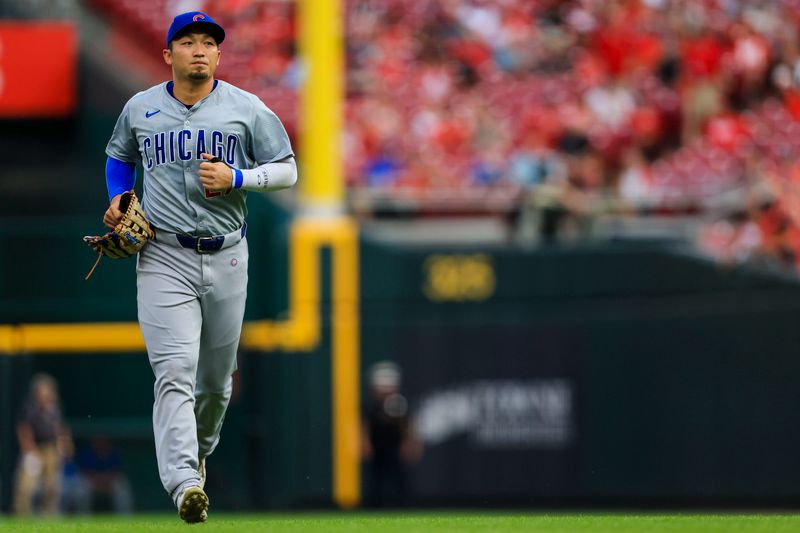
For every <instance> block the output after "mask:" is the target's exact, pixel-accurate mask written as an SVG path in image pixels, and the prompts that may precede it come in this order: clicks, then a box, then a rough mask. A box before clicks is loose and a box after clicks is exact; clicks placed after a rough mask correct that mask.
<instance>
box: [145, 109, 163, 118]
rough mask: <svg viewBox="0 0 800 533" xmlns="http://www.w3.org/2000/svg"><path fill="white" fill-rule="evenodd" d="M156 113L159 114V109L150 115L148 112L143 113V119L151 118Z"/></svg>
mask: <svg viewBox="0 0 800 533" xmlns="http://www.w3.org/2000/svg"><path fill="white" fill-rule="evenodd" d="M156 113H161V110H160V109H156V110H155V111H153V112H152V113H150V112H148V111H145V113H144V116H145V118H150V117H152V116H153V115H155V114H156Z"/></svg>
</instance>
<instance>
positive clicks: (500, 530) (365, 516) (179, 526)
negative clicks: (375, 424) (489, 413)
mask: <svg viewBox="0 0 800 533" xmlns="http://www.w3.org/2000/svg"><path fill="white" fill-rule="evenodd" d="M190 529H194V530H197V531H205V532H211V531H230V532H250V531H268V532H275V533H279V532H291V533H294V532H297V533H300V532H303V533H305V532H310V533H315V532H334V533H335V532H343V533H344V532H353V533H362V532H363V533H367V532H381V533H382V532H388V533H393V532H397V533H427V532H433V533H437V532H452V533H455V532H465V533H472V532H475V533H478V532H480V533H483V532H486V533H490V532H491V533H511V532H517V531H530V532H543V533H573V532H577V533H582V532H586V533H600V532H609V533H628V532H630V533H634V532H636V533H639V532H641V533H647V532H652V533H660V532H665V533H666V532H689V533H692V532H697V533H700V532H702V533H714V532H720V533H721V532H743V533H744V532H764V533H780V532H784V531H797V532H800V514H797V515H793V514H699V513H698V514H633V513H631V514H626V513H613V514H593V513H591V514H590V513H586V514H581V513H575V514H547V513H535V514H533V513H532V514H528V513H516V512H509V513H501V512H496V513H467V512H431V511H428V512H409V513H405V514H400V513H385V514H380V513H362V512H358V513H324V514H323V513H295V514H251V515H244V514H243V515H237V514H225V513H219V514H214V515H212V517H211V518H210V520H209V521H208V522H207V523H205V524H198V525H187V524H183V523H182V522H181V521H180V520H179V519H178V517H177V515H175V516H173V515H135V516H131V517H97V518H62V519H57V520H41V519H33V520H15V519H9V518H0V531H2V532H7V531H8V532H11V531H15V532H17V531H18V532H23V533H28V532H31V533H33V532H36V533H40V532H59V533H60V532H76V533H77V532H80V533H84V532H86V533H94V532H101V531H111V532H118V531H137V532H138V531H156V532H160V531H182V532H187V531H189V530H190Z"/></svg>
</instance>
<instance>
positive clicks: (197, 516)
mask: <svg viewBox="0 0 800 533" xmlns="http://www.w3.org/2000/svg"><path fill="white" fill-rule="evenodd" d="M178 513H179V514H180V515H181V520H183V521H184V522H186V523H187V524H196V523H198V522H205V521H206V520H208V496H206V493H205V492H203V489H201V488H200V487H195V486H192V487H188V488H187V489H186V490H184V491H183V493H182V494H181V497H180V500H179V503H178Z"/></svg>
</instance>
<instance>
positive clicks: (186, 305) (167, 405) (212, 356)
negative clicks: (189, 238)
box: [136, 236, 248, 501]
mask: <svg viewBox="0 0 800 533" xmlns="http://www.w3.org/2000/svg"><path fill="white" fill-rule="evenodd" d="M156 238H158V236H157V237H156ZM165 241H166V239H165ZM247 263H248V250H247V241H246V239H243V240H242V241H241V242H239V243H238V244H235V245H233V246H231V247H228V248H225V249H222V250H219V251H217V252H213V253H204V254H199V253H197V252H195V251H194V250H191V249H187V248H182V247H180V246H178V245H177V243H175V242H158V241H150V242H149V243H148V244H147V245H146V246H145V247H144V249H143V250H142V251H141V252H140V254H139V257H138V261H137V265H136V274H137V302H138V309H139V324H140V326H141V330H142V335H143V336H144V341H145V344H146V346H147V354H148V357H149V359H150V366H151V367H152V369H153V373H154V374H155V386H154V391H153V392H154V396H155V402H154V404H153V433H154V436H155V445H156V456H157V459H158V470H159V474H160V476H161V483H162V484H163V485H164V489H166V491H167V493H168V494H169V495H170V496H171V497H172V498H173V501H176V500H177V498H178V495H179V494H180V492H181V491H182V490H183V488H185V487H186V486H189V485H196V484H199V482H200V474H199V473H198V472H197V468H198V465H199V460H200V458H202V457H206V456H208V455H209V454H211V452H213V451H214V448H216V446H217V443H218V442H219V434H220V429H221V428H222V421H223V418H224V417H225V411H226V410H227V408H228V402H229V401H230V397H231V390H232V377H231V376H232V374H233V372H234V370H235V369H236V352H237V349H238V346H239V336H240V333H241V328H242V320H243V319H244V307H245V299H246V297H247Z"/></svg>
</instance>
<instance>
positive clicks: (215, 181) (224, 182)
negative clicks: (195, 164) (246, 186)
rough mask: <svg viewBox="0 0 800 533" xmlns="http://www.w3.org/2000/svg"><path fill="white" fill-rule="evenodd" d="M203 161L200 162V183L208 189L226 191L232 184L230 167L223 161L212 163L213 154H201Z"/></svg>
mask: <svg viewBox="0 0 800 533" xmlns="http://www.w3.org/2000/svg"><path fill="white" fill-rule="evenodd" d="M203 158H204V159H205V161H203V162H202V163H200V174H199V175H200V183H201V184H202V185H203V187H204V188H205V189H206V190H208V191H214V192H219V191H227V190H229V189H230V188H231V187H232V185H233V176H232V174H231V167H229V166H228V165H226V164H225V163H223V162H221V161H220V162H218V163H212V162H211V160H212V159H214V156H213V155H211V154H206V153H204V154H203Z"/></svg>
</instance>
